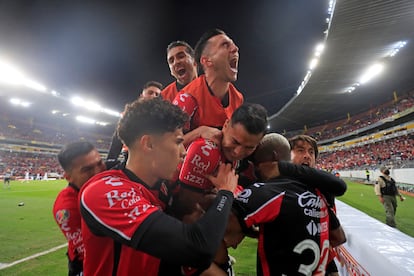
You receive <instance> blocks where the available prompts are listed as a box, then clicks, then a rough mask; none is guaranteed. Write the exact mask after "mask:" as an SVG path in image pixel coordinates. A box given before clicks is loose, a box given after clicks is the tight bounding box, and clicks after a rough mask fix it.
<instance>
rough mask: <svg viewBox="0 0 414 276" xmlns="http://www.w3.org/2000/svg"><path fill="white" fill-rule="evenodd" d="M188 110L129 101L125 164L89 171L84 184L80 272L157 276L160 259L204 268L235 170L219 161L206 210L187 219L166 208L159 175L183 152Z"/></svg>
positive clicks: (122, 125) (167, 175)
mask: <svg viewBox="0 0 414 276" xmlns="http://www.w3.org/2000/svg"><path fill="white" fill-rule="evenodd" d="M187 119H188V116H187V115H186V114H185V113H184V112H183V111H182V110H181V109H180V108H178V107H177V106H174V105H172V104H171V103H169V102H167V101H164V100H161V99H157V98H156V99H152V100H148V101H135V102H133V103H132V104H128V105H127V107H126V110H125V113H124V116H123V117H122V118H121V119H120V121H119V123H118V127H117V131H118V135H119V137H120V138H121V140H122V141H123V143H124V144H125V145H126V146H127V147H128V149H129V155H128V159H127V162H126V165H125V167H124V168H119V169H113V170H109V171H106V172H103V173H101V174H98V175H96V176H95V177H93V178H92V179H91V180H90V181H89V182H88V183H87V184H86V185H85V186H84V187H83V189H82V190H81V194H80V205H81V213H82V218H83V219H82V235H83V237H84V244H85V251H86V252H87V254H86V255H85V259H84V271H85V275H157V274H158V272H159V264H160V261H161V260H163V261H165V262H168V263H170V264H175V265H189V266H195V267H208V266H209V265H210V263H211V261H212V259H213V256H214V254H215V252H216V251H217V248H218V246H219V244H220V242H221V240H222V238H223V235H224V230H225V225H226V221H227V219H228V215H229V213H230V209H231V204H232V202H233V191H234V189H235V187H236V185H237V180H238V177H237V175H236V174H235V171H234V169H232V167H231V166H230V165H225V164H223V165H221V166H220V168H219V171H218V173H217V175H216V176H210V177H209V180H210V181H212V183H213V184H214V185H215V187H216V189H217V190H218V193H217V197H216V198H215V200H214V202H213V203H212V206H211V208H209V209H208V210H207V211H206V213H205V215H204V216H203V217H202V218H201V219H200V220H198V221H197V222H195V223H193V224H184V223H182V222H180V221H178V220H177V219H175V218H173V217H171V216H169V215H167V214H165V213H164V212H163V206H164V204H163V202H161V201H160V199H159V198H158V197H157V196H156V194H158V193H159V192H160V189H165V188H167V187H165V186H163V187H158V186H156V185H157V183H159V181H158V180H159V179H171V178H172V176H173V174H174V173H175V172H176V169H177V165H178V163H179V162H181V161H182V159H183V158H184V157H185V155H186V150H185V148H184V145H183V131H182V127H183V125H184V123H185V122H186V120H187Z"/></svg>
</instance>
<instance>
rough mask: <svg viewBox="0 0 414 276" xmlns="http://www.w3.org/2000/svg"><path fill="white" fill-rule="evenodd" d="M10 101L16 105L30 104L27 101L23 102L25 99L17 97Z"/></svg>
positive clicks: (27, 105) (24, 105)
mask: <svg viewBox="0 0 414 276" xmlns="http://www.w3.org/2000/svg"><path fill="white" fill-rule="evenodd" d="M10 103H11V104H14V105H18V106H23V107H29V106H30V103H29V102H25V101H22V100H20V99H17V98H12V99H10Z"/></svg>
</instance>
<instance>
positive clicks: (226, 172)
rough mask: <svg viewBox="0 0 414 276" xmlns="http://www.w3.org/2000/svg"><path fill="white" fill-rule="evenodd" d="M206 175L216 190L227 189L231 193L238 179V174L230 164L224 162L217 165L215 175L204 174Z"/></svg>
mask: <svg viewBox="0 0 414 276" xmlns="http://www.w3.org/2000/svg"><path fill="white" fill-rule="evenodd" d="M206 177H207V178H208V180H210V181H211V183H213V185H214V186H215V187H216V188H217V189H218V190H227V191H230V192H232V193H233V192H234V190H235V189H236V187H237V183H238V180H239V176H238V175H237V174H236V171H235V170H234V169H233V167H232V165H231V164H224V163H222V164H220V165H219V168H218V172H217V175H206Z"/></svg>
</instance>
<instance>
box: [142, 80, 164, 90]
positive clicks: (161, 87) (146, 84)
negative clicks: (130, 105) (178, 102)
mask: <svg viewBox="0 0 414 276" xmlns="http://www.w3.org/2000/svg"><path fill="white" fill-rule="evenodd" d="M150 86H154V87H157V88H159V89H160V90H162V89H163V88H164V85H162V83H160V82H158V81H147V82H146V83H145V84H144V86H143V87H142V90H141V93H142V91H144V89H147V88H148V87H150Z"/></svg>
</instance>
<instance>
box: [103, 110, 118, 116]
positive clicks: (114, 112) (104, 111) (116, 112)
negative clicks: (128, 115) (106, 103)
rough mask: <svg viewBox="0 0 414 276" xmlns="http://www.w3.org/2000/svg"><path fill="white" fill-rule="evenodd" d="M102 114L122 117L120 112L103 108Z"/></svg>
mask: <svg viewBox="0 0 414 276" xmlns="http://www.w3.org/2000/svg"><path fill="white" fill-rule="evenodd" d="M102 112H103V113H106V114H108V115H112V116H115V117H121V113H119V112H118V111H115V110H111V109H108V108H103V109H102Z"/></svg>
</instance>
